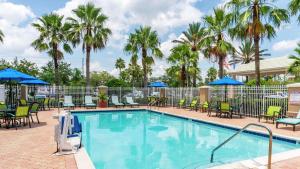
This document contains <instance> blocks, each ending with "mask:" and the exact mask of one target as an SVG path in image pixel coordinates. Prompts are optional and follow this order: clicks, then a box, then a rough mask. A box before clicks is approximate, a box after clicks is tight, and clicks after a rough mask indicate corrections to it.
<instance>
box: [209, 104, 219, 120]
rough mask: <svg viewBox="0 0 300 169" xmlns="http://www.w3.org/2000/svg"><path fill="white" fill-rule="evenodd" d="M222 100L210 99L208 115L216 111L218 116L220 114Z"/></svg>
mask: <svg viewBox="0 0 300 169" xmlns="http://www.w3.org/2000/svg"><path fill="white" fill-rule="evenodd" d="M219 103H220V102H218V101H209V102H208V110H207V115H208V116H209V117H210V116H212V113H213V112H214V113H216V116H218V113H219V109H220V104H219Z"/></svg>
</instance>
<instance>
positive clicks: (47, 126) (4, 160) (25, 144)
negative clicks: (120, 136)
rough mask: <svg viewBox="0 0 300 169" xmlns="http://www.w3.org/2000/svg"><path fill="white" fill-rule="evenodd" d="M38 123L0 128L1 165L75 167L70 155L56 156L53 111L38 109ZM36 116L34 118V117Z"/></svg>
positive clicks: (13, 167)
mask: <svg viewBox="0 0 300 169" xmlns="http://www.w3.org/2000/svg"><path fill="white" fill-rule="evenodd" d="M39 117H40V124H37V123H35V124H33V126H32V128H29V127H28V126H25V127H21V128H18V130H15V128H11V129H5V128H0V168H1V169H76V168H77V167H76V163H75V160H74V156H73V155H68V156H55V155H52V154H53V152H55V151H56V143H55V142H54V138H53V136H54V125H55V124H56V123H57V120H54V119H53V118H52V111H41V112H40V113H39ZM34 120H35V119H34Z"/></svg>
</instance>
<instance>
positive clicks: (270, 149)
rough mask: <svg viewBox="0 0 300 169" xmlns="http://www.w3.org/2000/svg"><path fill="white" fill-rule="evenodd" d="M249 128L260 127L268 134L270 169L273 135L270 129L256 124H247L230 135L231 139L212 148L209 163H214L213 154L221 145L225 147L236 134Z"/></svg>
mask: <svg viewBox="0 0 300 169" xmlns="http://www.w3.org/2000/svg"><path fill="white" fill-rule="evenodd" d="M249 126H256V127H261V128H264V129H266V130H267V131H268V132H269V151H268V169H271V161H272V139H273V134H272V131H271V129H270V128H268V127H266V126H264V125H261V124H256V123H249V124H248V125H246V126H245V127H243V128H242V129H240V130H239V131H238V132H236V133H235V134H234V135H232V136H231V137H229V138H228V139H227V140H225V141H224V142H223V143H221V144H220V145H218V146H217V147H216V148H214V149H213V150H212V152H211V155H210V162H211V163H213V162H214V153H215V151H217V150H218V149H219V148H221V147H222V146H223V145H225V144H226V143H228V142H229V141H230V140H232V139H233V138H234V137H235V136H237V135H238V134H240V133H242V132H243V131H245V130H246V129H247V128H248V127H249Z"/></svg>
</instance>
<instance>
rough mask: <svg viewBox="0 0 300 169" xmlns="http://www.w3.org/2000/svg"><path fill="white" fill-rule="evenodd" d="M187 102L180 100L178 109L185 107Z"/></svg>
mask: <svg viewBox="0 0 300 169" xmlns="http://www.w3.org/2000/svg"><path fill="white" fill-rule="evenodd" d="M185 102H186V99H180V100H179V102H178V108H183V107H185Z"/></svg>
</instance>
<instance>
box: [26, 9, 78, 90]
mask: <svg viewBox="0 0 300 169" xmlns="http://www.w3.org/2000/svg"><path fill="white" fill-rule="evenodd" d="M62 20H63V16H59V15H57V14H54V13H51V14H48V15H44V16H42V17H41V18H39V21H38V22H36V23H33V24H32V26H33V27H35V28H36V29H37V30H38V31H39V33H40V36H39V37H38V39H36V40H35V41H33V42H32V44H31V45H32V46H33V47H34V48H35V49H36V50H38V51H40V52H44V51H46V52H47V53H48V55H49V56H50V57H52V59H53V62H54V69H55V77H56V78H55V84H56V85H59V84H60V76H59V70H58V69H59V65H58V64H59V61H60V60H61V59H62V58H63V55H64V54H63V51H64V52H67V53H72V49H71V47H70V45H69V44H68V43H67V39H66V36H65V35H66V32H67V30H68V27H67V26H66V25H64V24H63V23H62ZM61 47H62V49H60V48H61Z"/></svg>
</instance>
